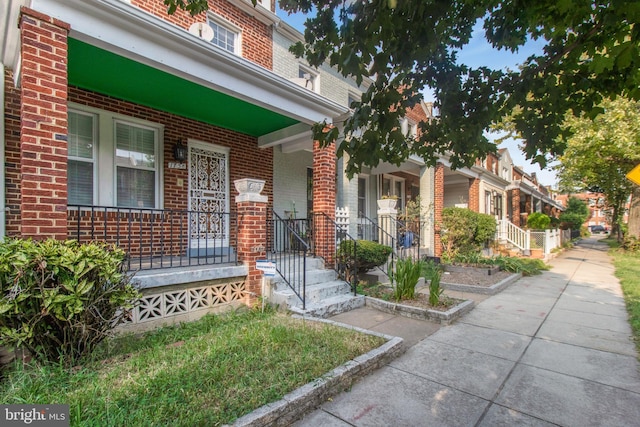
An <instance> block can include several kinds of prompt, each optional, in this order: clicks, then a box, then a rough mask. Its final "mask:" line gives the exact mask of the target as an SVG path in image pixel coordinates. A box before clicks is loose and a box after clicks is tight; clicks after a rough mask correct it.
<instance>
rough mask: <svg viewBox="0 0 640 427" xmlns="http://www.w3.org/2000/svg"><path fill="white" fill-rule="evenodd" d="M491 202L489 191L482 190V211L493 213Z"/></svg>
mask: <svg viewBox="0 0 640 427" xmlns="http://www.w3.org/2000/svg"><path fill="white" fill-rule="evenodd" d="M492 205H493V204H492V203H491V191H485V192H484V213H486V214H492V213H493V206H492Z"/></svg>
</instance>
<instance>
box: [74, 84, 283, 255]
mask: <svg viewBox="0 0 640 427" xmlns="http://www.w3.org/2000/svg"><path fill="white" fill-rule="evenodd" d="M69 101H71V102H74V103H77V104H82V105H86V106H90V107H93V108H99V109H102V110H106V111H110V112H113V113H119V114H124V115H127V116H129V117H134V118H138V119H142V120H148V121H151V122H154V123H159V124H162V125H164V150H163V151H164V153H163V154H164V209H175V210H180V211H184V210H186V209H187V208H188V200H187V191H188V170H186V169H168V163H169V162H174V159H173V146H174V144H175V142H177V141H178V140H181V141H183V142H186V140H187V139H189V138H192V139H197V140H199V141H204V142H210V143H212V144H215V145H218V146H223V147H229V148H230V152H229V187H230V201H229V203H230V206H229V207H228V212H229V211H230V212H231V213H233V214H235V203H233V198H234V196H235V194H236V192H235V189H234V188H233V182H234V181H235V180H237V179H240V178H255V179H261V180H264V181H265V187H264V190H263V192H262V194H263V195H266V196H268V197H269V203H272V200H273V179H272V170H273V151H272V149H271V148H268V149H260V148H258V146H257V140H256V138H254V137H251V136H248V135H244V134H240V133H237V132H234V131H231V130H227V129H222V128H219V127H215V126H212V125H208V124H205V123H201V122H197V121H195V120H191V119H187V118H184V117H180V116H177V115H174V114H170V113H165V112H163V111H158V110H154V109H152V108H148V107H144V106H140V105H137V104H133V103H131V102H127V101H122V100H119V99H115V98H111V97H109V96H105V95H101V94H98V93H95V92H89V91H85V90H82V89H79V88H76V87H70V88H69ZM178 179H182V181H183V184H182V186H179V185H178ZM269 207H271V205H269ZM159 215H160V214H159V213H158V214H155V215H153V221H154V224H155V225H154V227H155V228H154V231H155V235H156V241H155V242H154V251H153V252H154V254H155V253H157V252H158V251H159V250H160V248H161V247H162V246H161V243H160V242H159V241H158V239H159V238H160V237H159V235H160V233H159V232H160V230H163V231H164V236H165V238H166V237H168V235H169V234H170V233H171V232H172V230H174V231H173V232H174V233H178V230H182V231H184V230H185V229H186V217H184V216H182V217H181V219H178V218H174V219H173V220H172V221H169V220H164V221H163V220H161V218H160V217H159ZM71 216H72V218H70V220H69V224H68V227H69V236H70V237H73V238H76V235H77V232H78V231H77V227H78V222H77V220H78V216H77V215H76V214H73V215H71ZM143 217H144V218H145V219H146V220H145V221H142V223H139V222H138V220H137V219H136V220H134V223H135V224H134V228H135V230H134V231H133V232H132V233H133V234H134V235H135V236H139V235H140V233H142V244H143V246H144V245H146V244H148V243H150V241H149V239H150V238H151V237H150V236H151V225H150V222H151V221H150V220H151V215H150V214H148V213H147V214H145V215H143ZM104 218H105V216H104V214H103V213H101V212H98V213H97V215H96V216H94V219H93V220H92V219H91V217H90V216H88V215H87V214H84V215H82V216H81V217H80V219H81V221H80V228H81V232H80V234H81V236H84V237H89V236H90V234H91V230H92V229H94V232H95V235H96V236H97V237H98V238H102V236H104V229H105V227H106V229H107V236H108V239H107V240H109V241H115V239H116V233H118V229H119V230H120V231H119V232H120V233H122V232H123V231H127V230H128V229H126V228H123V226H122V224H121V225H120V226H117V225H116V217H115V216H114V215H111V217H110V220H109V221H108V223H107V224H106V225H105V224H104ZM225 219H228V218H227V217H226V216H225ZM92 221H93V222H92ZM126 221H127V220H124V219H123V218H121V220H120V222H121V223H122V222H126ZM230 231H231V234H232V235H231V239H232V242H233V241H235V237H236V236H235V232H234V231H235V227H233V226H232V227H230ZM120 242H121V244H122V240H120ZM173 242H174V245H170V249H165V251H168V252H169V253H172V254H176V253H180V250H181V248H180V246H182V245H181V244H180V243H181V239H179V238H178V236H175V239H174V240H173ZM182 243H184V242H182ZM166 244H167V243H166V242H165V245H166ZM138 245H139V243H137V242H133V243H132V245H131V248H130V249H131V250H132V251H133V252H134V254H136V255H137V254H138V252H137V248H138ZM125 249H126V248H125ZM182 249H184V246H182ZM148 251H149V249H145V251H143V254H145V255H146V254H148V253H149V252H148Z"/></svg>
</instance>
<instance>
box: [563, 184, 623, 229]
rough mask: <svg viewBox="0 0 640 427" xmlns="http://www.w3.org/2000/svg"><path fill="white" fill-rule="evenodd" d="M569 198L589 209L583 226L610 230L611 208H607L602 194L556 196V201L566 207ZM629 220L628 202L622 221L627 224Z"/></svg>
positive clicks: (586, 193)
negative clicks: (584, 204)
mask: <svg viewBox="0 0 640 427" xmlns="http://www.w3.org/2000/svg"><path fill="white" fill-rule="evenodd" d="M570 197H576V198H578V199H580V200H582V201H583V202H585V203H586V204H587V207H588V208H589V218H587V220H586V221H585V223H584V224H583V225H584V226H585V227H592V226H594V225H601V226H603V227H604V228H605V229H606V230H608V231H610V230H611V208H610V207H609V206H607V203H606V200H605V197H604V194H602V193H591V192H585V193H577V194H558V195H557V196H556V200H557V201H558V203H560V204H561V205H562V206H565V207H566V206H567V202H568V200H569V198H570ZM628 220H629V202H627V203H626V206H625V211H624V214H623V218H622V221H623V223H625V224H626V223H627V222H628Z"/></svg>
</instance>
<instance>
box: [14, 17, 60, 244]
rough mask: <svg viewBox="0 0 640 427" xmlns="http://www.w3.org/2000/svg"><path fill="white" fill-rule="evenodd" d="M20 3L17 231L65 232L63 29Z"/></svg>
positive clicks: (24, 233) (38, 236) (25, 234)
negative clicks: (19, 182) (20, 190)
mask: <svg viewBox="0 0 640 427" xmlns="http://www.w3.org/2000/svg"><path fill="white" fill-rule="evenodd" d="M69 29H70V26H69V25H68V24H66V23H64V22H62V21H59V20H57V19H55V18H51V17H49V16H47V15H44V14H42V13H40V12H36V11H34V10H31V9H29V8H25V7H23V8H22V9H21V15H20V41H21V45H22V62H21V64H20V72H21V89H20V90H21V92H20V98H21V107H20V122H21V129H20V175H21V188H22V194H21V202H20V203H21V204H20V215H21V235H22V236H23V237H33V238H35V239H44V238H47V237H53V238H56V239H61V240H62V239H66V238H67V34H68V33H69Z"/></svg>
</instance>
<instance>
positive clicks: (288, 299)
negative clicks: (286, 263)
mask: <svg viewBox="0 0 640 427" xmlns="http://www.w3.org/2000/svg"><path fill="white" fill-rule="evenodd" d="M350 292H351V286H350V285H349V284H348V283H347V282H344V281H342V280H332V281H330V282H326V283H318V284H315V285H307V289H306V301H307V304H310V303H319V302H321V301H322V300H325V299H327V298H332V297H334V296H337V295H344V294H349V293H350ZM271 297H272V300H273V302H274V303H275V304H283V303H285V304H287V306H288V307H292V306H301V305H302V301H300V298H298V296H297V295H296V294H295V293H294V292H293V290H291V288H289V287H287V288H285V289H274V290H273V292H272V294H271Z"/></svg>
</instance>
